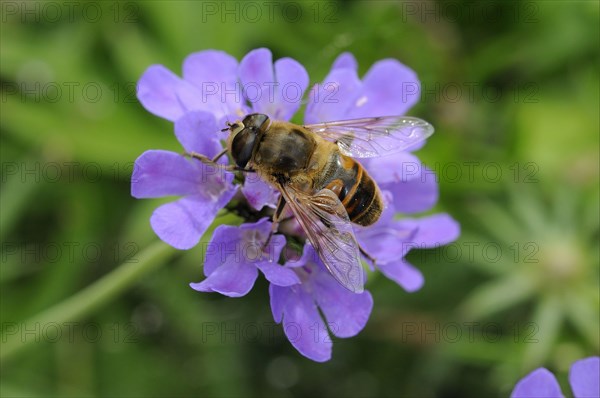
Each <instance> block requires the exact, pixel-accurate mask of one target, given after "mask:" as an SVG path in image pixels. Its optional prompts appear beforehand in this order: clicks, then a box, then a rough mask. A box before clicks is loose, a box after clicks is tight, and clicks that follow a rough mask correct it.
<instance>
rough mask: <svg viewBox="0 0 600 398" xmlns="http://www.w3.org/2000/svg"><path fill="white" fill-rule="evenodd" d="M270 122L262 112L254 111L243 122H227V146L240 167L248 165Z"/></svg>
mask: <svg viewBox="0 0 600 398" xmlns="http://www.w3.org/2000/svg"><path fill="white" fill-rule="evenodd" d="M269 124H270V122H269V117H268V116H267V115H263V114H262V113H252V114H250V115H248V116H246V117H245V118H244V120H243V121H241V122H240V121H237V122H235V123H227V126H228V127H227V128H226V129H223V131H227V130H229V138H228V139H227V146H228V148H229V152H230V153H231V157H233V160H234V161H235V164H236V165H237V166H238V167H242V168H244V167H246V165H247V164H248V162H249V161H250V159H251V158H252V152H253V151H254V146H255V145H256V144H257V143H258V142H259V136H260V135H261V134H262V133H264V132H265V131H266V130H267V129H268V128H269Z"/></svg>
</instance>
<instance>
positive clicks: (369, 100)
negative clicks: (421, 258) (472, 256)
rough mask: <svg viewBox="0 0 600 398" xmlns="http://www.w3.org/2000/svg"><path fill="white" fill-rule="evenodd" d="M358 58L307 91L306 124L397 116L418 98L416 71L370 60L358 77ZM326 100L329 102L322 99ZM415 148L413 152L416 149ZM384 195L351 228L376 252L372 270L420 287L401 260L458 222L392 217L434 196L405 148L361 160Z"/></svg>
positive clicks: (426, 173)
mask: <svg viewBox="0 0 600 398" xmlns="http://www.w3.org/2000/svg"><path fill="white" fill-rule="evenodd" d="M357 69H358V68H357V62H356V59H354V57H353V56H352V55H351V54H349V53H345V54H342V55H340V56H339V57H338V58H337V60H336V61H335V62H334V64H333V68H332V70H331V72H329V75H327V77H326V78H325V79H324V80H323V83H321V84H320V85H316V86H314V87H313V89H312V90H311V92H310V99H309V103H308V105H307V110H306V116H305V122H306V123H307V124H309V123H319V122H323V121H328V120H344V119H352V118H359V117H369V116H382V115H402V114H404V113H405V112H406V111H407V110H408V109H409V108H410V107H411V106H412V105H414V104H415V103H416V102H417V101H418V99H419V93H420V82H419V80H418V79H417V76H416V74H415V73H414V72H413V71H412V70H411V69H409V68H408V67H406V66H404V65H402V64H401V63H400V62H398V61H396V60H394V59H386V60H382V61H379V62H377V63H375V65H373V66H372V67H371V69H370V70H369V71H368V72H367V74H366V75H365V77H364V78H363V80H362V81H361V80H360V79H359V77H358V74H357ZM327 99H329V101H327ZM419 147H420V146H415V147H413V148H412V150H416V149H418V148H419ZM361 164H363V166H365V168H366V169H367V171H368V172H369V174H370V175H371V177H373V179H374V180H375V181H377V184H378V185H379V187H380V188H381V190H382V191H383V193H384V196H385V197H386V199H387V200H386V202H387V206H388V207H387V209H386V211H385V214H384V215H383V216H382V218H381V220H379V221H378V222H377V223H376V224H375V225H373V226H370V227H367V228H360V227H356V228H355V230H356V236H357V240H358V242H359V243H360V244H361V245H362V246H363V248H365V249H366V251H367V252H368V253H374V254H376V255H375V257H376V260H377V268H379V270H380V271H381V272H382V273H383V274H384V275H385V276H387V277H388V278H390V279H392V280H393V281H395V282H396V283H398V284H399V285H400V286H402V287H403V288H404V289H406V290H407V291H409V292H413V291H416V290H418V289H420V288H421V287H422V285H423V282H424V280H423V275H422V274H421V272H420V271H419V270H418V269H417V268H415V267H414V266H412V265H411V264H409V263H408V262H407V261H406V260H404V258H403V257H404V256H405V255H406V253H408V251H409V250H410V249H413V248H421V249H423V248H432V247H437V246H441V245H445V244H447V243H450V242H452V241H454V240H456V239H457V238H458V236H459V235H460V226H459V225H458V223H457V222H456V221H454V220H453V219H452V218H451V217H450V216H449V215H447V214H436V215H433V216H429V217H425V218H422V219H404V220H401V221H394V220H393V215H394V214H395V213H396V212H400V213H405V214H411V213H418V212H422V211H427V210H429V209H431V208H432V207H433V206H434V205H435V203H436V202H437V200H438V185H437V180H436V177H435V175H434V173H433V171H431V170H430V169H429V168H427V167H426V166H425V165H423V164H422V163H421V161H420V160H419V159H418V158H417V157H416V156H415V155H413V154H412V153H410V152H401V153H396V154H393V155H390V156H384V157H379V158H371V159H361Z"/></svg>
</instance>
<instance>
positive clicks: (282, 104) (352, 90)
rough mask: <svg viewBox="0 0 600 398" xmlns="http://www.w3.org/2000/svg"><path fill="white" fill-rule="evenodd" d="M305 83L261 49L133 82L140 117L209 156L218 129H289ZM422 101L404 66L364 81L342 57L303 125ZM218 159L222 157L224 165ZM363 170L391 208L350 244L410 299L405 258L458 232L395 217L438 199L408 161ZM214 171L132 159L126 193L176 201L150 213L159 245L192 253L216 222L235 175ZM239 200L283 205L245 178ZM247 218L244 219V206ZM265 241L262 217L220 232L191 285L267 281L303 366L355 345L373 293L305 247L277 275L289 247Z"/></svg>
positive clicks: (208, 56) (196, 60) (446, 225)
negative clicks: (251, 117)
mask: <svg viewBox="0 0 600 398" xmlns="http://www.w3.org/2000/svg"><path fill="white" fill-rule="evenodd" d="M308 82H309V79H308V74H307V73H306V71H305V70H304V68H303V67H302V65H300V64H299V63H298V62H297V61H294V60H292V59H290V58H282V59H279V60H277V61H276V62H274V63H273V60H272V55H271V52H270V51H269V50H267V49H257V50H253V51H251V52H249V53H248V54H247V55H246V56H245V57H244V58H243V59H242V60H241V61H240V62H239V63H238V61H237V60H236V59H235V58H233V57H232V56H230V55H229V54H226V53H224V52H221V51H215V50H207V51H202V52H198V53H195V54H192V55H190V56H189V57H187V58H186V60H185V61H184V64H183V77H182V78H180V77H179V76H177V75H175V74H174V73H172V72H171V71H169V70H168V69H166V68H165V67H164V66H161V65H153V66H151V67H149V68H148V70H146V72H145V73H144V74H143V76H142V77H141V78H140V81H139V83H138V98H139V100H140V102H141V103H142V105H143V106H144V107H145V108H146V109H147V110H148V111H150V112H152V113H154V114H155V115H157V116H160V117H163V118H165V119H167V120H170V121H173V122H174V123H175V135H176V137H177V139H178V140H179V142H180V143H181V144H182V146H183V148H184V149H185V151H186V152H188V153H190V152H196V153H200V154H203V155H205V156H207V157H213V156H215V155H216V154H217V153H219V152H220V151H221V150H222V144H221V141H222V140H223V139H225V138H227V136H226V134H223V133H221V132H220V129H221V128H222V127H223V126H224V125H225V122H226V121H234V120H238V119H241V118H242V117H244V116H245V115H246V114H248V113H251V112H259V113H265V114H267V115H268V116H269V117H271V118H273V119H278V120H290V119H291V118H292V116H293V115H294V114H295V113H296V111H297V110H298V109H299V107H300V104H301V103H302V98H303V97H304V94H305V91H306V89H307V87H308ZM419 92H420V83H419V81H418V79H417V77H416V74H415V73H414V72H413V71H412V70H411V69H409V68H408V67H406V66H404V65H402V64H401V63H400V62H398V61H396V60H393V59H386V60H382V61H379V62H377V63H375V64H374V65H373V67H372V68H371V69H370V70H369V71H368V72H367V73H366V75H365V76H364V77H363V79H362V80H361V79H360V78H359V77H358V74H357V62H356V60H355V59H354V57H353V56H352V55H351V54H348V53H345V54H342V55H340V56H339V57H338V58H337V60H336V61H335V62H334V64H333V67H332V69H331V71H330V73H329V74H328V76H327V77H326V78H325V79H324V81H323V82H322V83H320V84H316V85H315V86H313V88H312V90H311V91H310V93H309V95H308V104H307V107H306V111H305V120H304V121H305V123H307V124H310V123H319V122H325V121H333V120H343V119H352V118H360V117H374V116H388V115H402V114H404V113H405V112H406V111H407V110H408V109H409V108H410V107H411V106H412V105H414V104H415V103H416V101H417V100H418V98H419ZM422 145H423V143H420V144H418V145H415V146H414V147H412V148H411V151H414V150H417V149H419V148H420V147H421V146H422ZM226 161H227V160H226V157H222V158H221V160H220V162H226ZM361 163H362V164H363V166H364V167H365V168H366V169H367V171H368V172H369V174H370V175H371V176H372V177H373V178H374V180H375V181H376V182H377V183H378V185H379V186H380V188H381V191H382V193H383V195H384V198H385V201H386V203H387V208H386V210H385V211H384V214H383V215H382V217H381V219H380V221H378V222H377V223H375V224H374V225H373V226H370V227H359V226H355V233H356V237H357V240H358V241H359V243H360V244H361V245H362V246H363V247H364V248H365V249H366V251H367V252H368V253H370V254H372V255H373V256H374V257H375V258H376V260H377V261H376V266H377V268H378V269H379V270H380V271H381V272H382V273H383V274H384V275H386V276H387V277H388V278H390V279H392V280H393V281H395V282H397V283H398V284H399V285H400V286H402V287H403V288H404V289H405V290H407V291H409V292H413V291H416V290H418V289H419V288H421V286H422V285H423V276H422V274H421V273H420V272H419V271H418V270H417V269H416V268H415V267H414V266H412V265H411V264H409V263H408V262H407V261H406V260H404V257H405V255H406V254H407V253H408V251H410V250H411V249H413V248H431V247H436V246H439V245H443V244H446V243H448V242H451V241H453V240H454V239H456V238H457V237H458V235H459V226H458V224H457V223H456V222H455V221H454V220H453V219H452V218H451V217H450V216H449V215H447V214H443V213H441V214H434V215H429V216H427V217H422V218H403V219H400V220H395V219H394V215H395V214H396V213H404V214H413V213H418V212H423V211H427V210H430V209H431V208H432V207H433V206H434V205H435V203H436V202H437V199H438V186H437V181H436V178H435V175H433V173H432V171H431V170H429V169H428V168H427V167H426V166H424V165H423V164H422V163H421V162H420V160H419V159H418V158H417V157H416V156H415V155H414V154H412V153H411V152H404V153H399V154H395V155H393V156H387V157H382V158H373V159H367V160H364V161H361ZM218 171H219V170H216V169H215V168H211V167H209V166H206V165H204V164H203V163H201V162H199V161H198V160H197V159H188V158H185V157H184V156H183V155H182V154H176V153H173V152H167V151H156V150H155V151H147V152H145V153H144V154H142V155H141V156H140V157H139V158H138V159H137V161H136V164H135V170H134V175H133V177H132V188H131V189H132V195H133V196H135V197H136V198H155V197H163V196H182V198H180V199H178V200H176V201H175V202H171V203H167V204H165V205H162V206H161V207H159V208H158V209H156V211H155V212H154V214H153V215H152V218H151V220H150V221H151V225H152V228H153V229H154V231H155V232H156V233H157V235H158V236H159V237H160V238H161V239H162V240H164V241H165V242H167V243H169V244H170V245H172V246H174V247H176V248H180V249H188V248H191V247H193V246H194V245H196V244H197V243H198V241H199V240H200V238H201V236H202V234H203V233H204V232H205V231H206V229H207V228H208V226H209V225H210V224H211V223H212V222H213V220H214V218H215V216H216V214H217V212H218V211H219V210H220V209H221V208H223V207H224V206H225V205H226V204H227V203H228V202H229V201H230V200H231V199H232V198H233V197H234V195H235V193H236V192H237V188H238V186H237V185H234V177H233V175H232V174H231V173H223V172H218ZM240 191H241V193H242V194H243V195H244V196H245V198H246V200H247V202H248V204H249V205H250V207H251V208H252V209H254V210H256V211H257V212H258V211H260V210H261V209H262V208H263V207H265V206H268V207H274V206H275V203H276V201H277V198H278V195H279V193H278V192H277V191H275V190H274V189H273V188H271V187H270V186H269V185H267V184H266V183H265V182H264V181H262V180H261V179H259V178H258V177H257V175H253V174H250V175H246V176H245V179H244V181H243V183H242V185H241V189H240ZM247 211H252V210H248V209H247V208H244V212H247ZM293 223H294V220H291V224H292V225H293ZM292 229H293V228H292ZM270 231H271V222H269V221H268V220H267V219H261V220H260V221H258V222H256V223H252V224H250V223H248V224H242V225H241V226H239V227H234V226H225V225H222V226H219V227H218V228H217V229H216V230H215V232H214V234H213V236H212V239H211V240H210V242H209V244H208V246H207V250H206V256H205V261H204V274H205V276H206V278H205V279H204V280H203V281H201V282H199V283H192V284H191V286H192V288H194V289H196V290H198V291H202V292H217V293H221V294H224V295H227V296H230V297H240V296H243V295H245V294H247V293H248V292H249V291H250V290H251V289H252V287H253V285H254V282H255V281H256V278H257V277H258V275H259V271H260V272H262V273H263V274H264V275H265V277H266V278H267V280H269V282H270V288H269V292H270V296H271V308H272V311H273V316H274V317H275V320H276V321H277V322H283V327H284V332H285V334H286V336H287V337H288V339H289V340H290V342H291V343H292V345H293V346H294V347H295V348H296V349H297V350H298V351H299V352H300V353H302V354H303V355H305V356H306V357H308V358H311V359H313V360H315V361H326V360H328V359H330V358H331V349H332V343H331V340H330V338H329V337H330V336H329V332H328V330H329V331H330V332H331V334H333V335H335V336H337V337H351V336H354V335H356V334H357V333H358V332H359V331H360V330H362V328H363V327H364V326H365V324H366V322H367V320H368V317H369V315H370V313H371V309H372V306H373V300H372V298H371V295H370V293H368V292H367V291H365V292H363V293H361V294H355V293H352V292H350V291H349V290H346V289H345V288H344V287H343V286H342V285H340V284H339V283H338V282H337V281H336V280H335V279H334V278H333V277H332V276H331V274H329V272H328V271H327V270H326V269H325V268H324V266H323V264H322V263H321V260H320V259H319V258H318V256H317V255H316V253H315V251H314V249H313V248H312V246H311V245H310V244H306V245H305V246H304V250H303V255H302V257H301V259H299V260H298V261H296V262H292V261H287V262H285V265H280V264H279V259H280V257H281V254H282V253H286V251H283V249H284V248H285V246H286V239H285V236H284V235H280V234H277V235H274V236H272V238H271V240H270V241H269V244H268V245H266V244H265V242H266V241H267V239H268V236H269V233H270ZM288 233H289V232H288ZM292 234H293V232H292ZM287 249H289V247H288V248H287ZM319 311H320V312H319ZM320 313H322V314H323V316H324V318H323V317H322V316H321V314H320Z"/></svg>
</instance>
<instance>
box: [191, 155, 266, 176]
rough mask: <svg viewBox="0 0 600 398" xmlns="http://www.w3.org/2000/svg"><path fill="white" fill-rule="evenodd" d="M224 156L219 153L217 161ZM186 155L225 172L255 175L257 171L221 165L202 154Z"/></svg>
mask: <svg viewBox="0 0 600 398" xmlns="http://www.w3.org/2000/svg"><path fill="white" fill-rule="evenodd" d="M223 154H224V152H221V153H219V154H218V155H217V156H216V159H218V158H219V157H221V156H223ZM184 155H185V156H189V157H192V158H194V159H198V160H199V161H201V162H202V163H204V164H207V165H209V166H212V167H217V168H219V169H222V170H225V171H243V172H246V173H255V172H256V170H254V169H243V168H241V167H238V166H235V165H231V164H227V165H225V164H219V163H216V162H215V161H214V160H213V159H210V158H208V157H206V156H204V155H202V154H199V153H196V152H190V153H187V152H185V153H184Z"/></svg>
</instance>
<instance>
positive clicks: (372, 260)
mask: <svg viewBox="0 0 600 398" xmlns="http://www.w3.org/2000/svg"><path fill="white" fill-rule="evenodd" d="M358 250H360V254H362V255H363V256H365V257H366V258H367V260H369V261H370V262H371V264H373V266H375V258H373V257H371V255H369V253H367V252H366V251H365V249H363V248H362V246H361V245H360V243H359V244H358Z"/></svg>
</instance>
